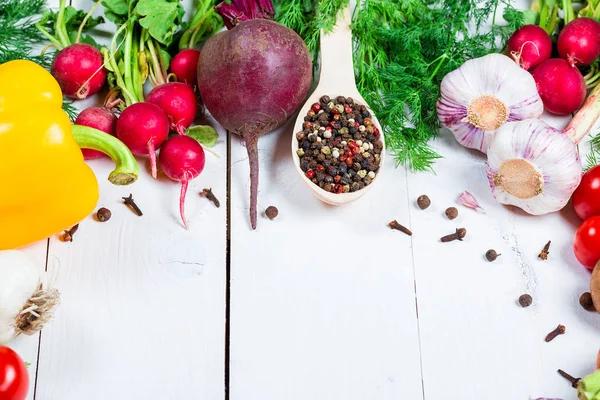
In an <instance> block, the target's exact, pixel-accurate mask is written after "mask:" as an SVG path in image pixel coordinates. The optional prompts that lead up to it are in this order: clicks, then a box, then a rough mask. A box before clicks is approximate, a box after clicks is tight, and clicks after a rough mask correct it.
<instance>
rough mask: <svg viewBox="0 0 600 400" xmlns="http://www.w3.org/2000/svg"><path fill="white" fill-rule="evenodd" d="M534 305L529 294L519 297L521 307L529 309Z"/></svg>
mask: <svg viewBox="0 0 600 400" xmlns="http://www.w3.org/2000/svg"><path fill="white" fill-rule="evenodd" d="M532 303H533V298H532V297H531V295H529V294H522V295H521V296H519V304H520V305H521V307H523V308H525V307H529V306H530V305H531V304H532Z"/></svg>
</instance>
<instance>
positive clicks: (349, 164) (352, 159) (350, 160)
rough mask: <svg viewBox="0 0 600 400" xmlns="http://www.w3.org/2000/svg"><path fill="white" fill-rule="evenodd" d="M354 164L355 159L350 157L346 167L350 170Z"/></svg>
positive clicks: (347, 159)
mask: <svg viewBox="0 0 600 400" xmlns="http://www.w3.org/2000/svg"><path fill="white" fill-rule="evenodd" d="M352 164H354V157H352V156H350V157H348V158H346V165H347V166H348V168H350V167H351V166H352Z"/></svg>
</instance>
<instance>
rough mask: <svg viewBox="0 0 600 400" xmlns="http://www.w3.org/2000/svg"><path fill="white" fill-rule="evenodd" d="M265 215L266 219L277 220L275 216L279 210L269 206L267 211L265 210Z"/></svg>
mask: <svg viewBox="0 0 600 400" xmlns="http://www.w3.org/2000/svg"><path fill="white" fill-rule="evenodd" d="M265 215H266V216H267V218H269V219H275V218H277V216H278V215H279V210H278V209H277V207H275V206H269V207H267V209H266V210H265Z"/></svg>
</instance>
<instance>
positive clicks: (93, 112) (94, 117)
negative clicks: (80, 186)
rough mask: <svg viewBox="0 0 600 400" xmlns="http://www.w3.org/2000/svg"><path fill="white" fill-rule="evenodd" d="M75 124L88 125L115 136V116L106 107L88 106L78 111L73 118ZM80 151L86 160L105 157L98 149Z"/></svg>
mask: <svg viewBox="0 0 600 400" xmlns="http://www.w3.org/2000/svg"><path fill="white" fill-rule="evenodd" d="M75 125H84V126H89V127H90V128H96V129H98V130H100V131H102V132H106V133H108V134H111V135H113V136H115V135H116V128H117V116H116V115H115V114H114V113H113V112H112V111H110V110H109V109H108V108H106V107H97V106H94V107H89V108H86V109H85V110H83V111H82V112H80V113H79V115H78V116H77V118H76V119H75ZM81 152H82V153H83V158H85V159H86V160H95V159H97V158H102V157H106V155H105V154H104V153H102V152H101V151H98V150H91V149H81Z"/></svg>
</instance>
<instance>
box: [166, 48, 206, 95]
mask: <svg viewBox="0 0 600 400" xmlns="http://www.w3.org/2000/svg"><path fill="white" fill-rule="evenodd" d="M198 57H200V51H199V50H196V49H185V50H181V51H180V52H179V53H177V54H176V55H175V57H173V59H172V60H171V65H170V66H169V71H170V72H171V73H172V74H175V76H176V77H177V81H179V82H183V83H187V84H188V85H192V86H195V85H196V84H197V79H198Z"/></svg>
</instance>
